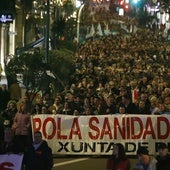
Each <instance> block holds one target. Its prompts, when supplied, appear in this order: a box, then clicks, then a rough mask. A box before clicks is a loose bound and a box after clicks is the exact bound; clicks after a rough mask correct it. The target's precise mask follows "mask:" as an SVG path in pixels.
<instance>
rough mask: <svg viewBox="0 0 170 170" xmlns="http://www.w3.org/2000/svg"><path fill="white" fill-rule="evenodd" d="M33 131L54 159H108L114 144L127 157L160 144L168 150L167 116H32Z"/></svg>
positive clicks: (154, 149)
mask: <svg viewBox="0 0 170 170" xmlns="http://www.w3.org/2000/svg"><path fill="white" fill-rule="evenodd" d="M32 127H33V131H41V132H42V134H43V137H44V139H45V140H46V141H47V142H48V144H49V146H50V147H51V148H52V150H53V153H54V154H57V155H58V154H64V155H70V154H71V155H110V154H111V153H112V150H113V145H114V144H115V143H122V144H123V145H124V147H125V150H126V153H127V155H134V154H136V151H137V149H138V147H139V146H145V147H147V148H148V149H149V151H150V154H155V153H156V152H157V146H158V144H159V143H162V142H163V143H166V144H168V146H170V115H137V114H135V115H128V114H126V115H118V114H115V115H100V116H97V115H91V116H69V115H49V114H48V115H34V116H32Z"/></svg>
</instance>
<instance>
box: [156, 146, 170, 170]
mask: <svg viewBox="0 0 170 170" xmlns="http://www.w3.org/2000/svg"><path fill="white" fill-rule="evenodd" d="M158 153H159V154H158V155H157V157H156V159H157V161H158V162H157V164H156V167H157V170H170V154H168V147H167V145H166V144H165V143H161V144H159V145H158Z"/></svg>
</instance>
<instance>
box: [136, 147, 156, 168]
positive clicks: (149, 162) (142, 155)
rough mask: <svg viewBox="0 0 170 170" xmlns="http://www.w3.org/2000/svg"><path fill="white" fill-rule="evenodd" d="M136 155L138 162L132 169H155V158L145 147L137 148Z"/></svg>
mask: <svg viewBox="0 0 170 170" xmlns="http://www.w3.org/2000/svg"><path fill="white" fill-rule="evenodd" d="M137 155H138V160H139V162H138V163H136V164H135V166H134V168H133V170H157V169H156V163H157V160H156V158H154V157H153V156H150V155H149V151H148V150H147V148H146V147H140V148H138V150H137Z"/></svg>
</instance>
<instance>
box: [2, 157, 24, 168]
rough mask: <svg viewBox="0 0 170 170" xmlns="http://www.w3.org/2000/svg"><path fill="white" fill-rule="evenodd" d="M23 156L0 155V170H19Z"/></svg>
mask: <svg viewBox="0 0 170 170" xmlns="http://www.w3.org/2000/svg"><path fill="white" fill-rule="evenodd" d="M22 160H23V155H18V154H4V155H0V170H20V169H21V165H22Z"/></svg>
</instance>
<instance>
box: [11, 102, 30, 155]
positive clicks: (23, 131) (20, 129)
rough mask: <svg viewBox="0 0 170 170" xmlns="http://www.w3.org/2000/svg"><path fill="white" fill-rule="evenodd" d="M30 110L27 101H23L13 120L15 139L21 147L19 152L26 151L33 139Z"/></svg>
mask: <svg viewBox="0 0 170 170" xmlns="http://www.w3.org/2000/svg"><path fill="white" fill-rule="evenodd" d="M28 110H29V109H28V105H27V103H21V104H20V106H19V108H18V112H17V113H16V115H15V117H14V120H13V125H12V130H13V132H14V141H15V142H16V144H17V145H18V146H19V147H20V148H19V152H24V149H25V147H26V146H27V145H28V144H29V142H30V141H31V121H30V115H31V114H30V113H29V112H28Z"/></svg>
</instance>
